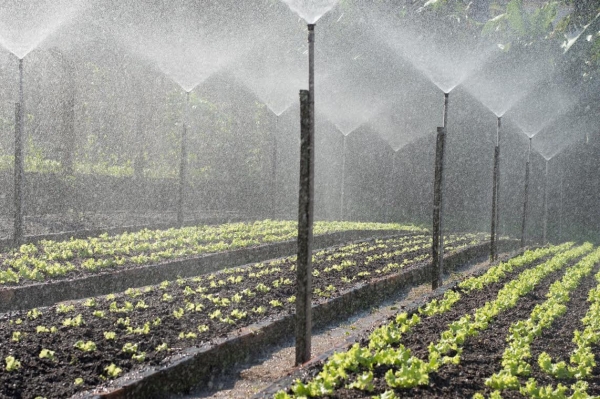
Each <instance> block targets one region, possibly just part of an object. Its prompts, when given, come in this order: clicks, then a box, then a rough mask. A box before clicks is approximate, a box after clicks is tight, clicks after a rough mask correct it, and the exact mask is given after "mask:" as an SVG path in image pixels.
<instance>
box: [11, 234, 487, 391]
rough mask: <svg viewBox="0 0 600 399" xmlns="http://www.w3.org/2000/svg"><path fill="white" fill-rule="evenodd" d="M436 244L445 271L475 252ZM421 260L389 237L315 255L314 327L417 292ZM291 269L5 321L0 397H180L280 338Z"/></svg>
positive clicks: (247, 270)
mask: <svg viewBox="0 0 600 399" xmlns="http://www.w3.org/2000/svg"><path fill="white" fill-rule="evenodd" d="M446 242H448V245H449V246H452V247H454V248H455V250H454V251H451V250H449V251H448V257H447V259H448V261H447V262H446V264H447V266H448V267H452V266H453V264H455V262H456V261H457V259H463V260H464V254H465V253H467V252H471V254H473V253H477V254H478V255H484V256H485V253H486V251H487V245H486V244H477V243H479V242H480V240H479V239H478V237H477V236H473V235H465V236H460V237H448V239H447V241H446ZM429 250H430V248H429V239H428V238H425V237H397V238H389V239H383V240H369V241H367V242H364V243H354V244H350V245H346V246H342V247H340V248H331V249H327V250H323V251H319V252H317V253H315V255H314V258H315V261H314V270H315V272H314V275H315V277H314V284H313V286H314V300H313V301H314V306H315V319H316V321H317V324H319V323H322V322H323V320H325V319H327V318H335V317H341V316H342V315H343V314H348V313H349V312H352V311H353V308H354V309H356V308H361V307H368V306H370V304H372V303H373V301H374V300H375V299H376V298H377V296H378V295H385V293H386V291H387V292H389V291H390V290H395V289H397V288H398V287H401V286H403V285H405V284H412V283H419V282H422V281H424V280H426V279H427V278H428V277H429V274H430V270H429V267H428V264H429V262H428V261H427V258H428V257H429ZM294 269H295V262H294V260H293V257H291V258H282V259H276V260H273V261H269V262H264V263H258V264H251V265H247V266H245V267H237V268H232V269H226V270H223V271H220V272H217V273H211V274H208V275H204V276H198V277H194V278H189V279H183V278H182V279H178V280H176V281H174V282H164V283H162V284H160V285H156V286H148V287H145V288H141V289H129V290H127V291H126V292H124V293H120V294H114V295H108V296H105V297H96V298H90V299H87V300H85V301H73V302H72V303H62V304H58V305H55V306H51V307H47V308H39V309H32V310H29V311H20V312H16V313H13V314H11V315H5V316H4V317H3V318H2V320H1V322H0V337H1V338H2V340H3V342H6V343H7V344H6V345H4V346H2V347H0V358H1V359H2V360H3V361H4V364H3V366H4V368H3V372H2V373H1V374H0V397H2V395H4V397H36V396H40V397H46V398H50V397H66V396H69V395H71V394H74V393H76V392H77V391H83V390H86V389H90V388H93V387H95V386H98V385H100V384H103V383H105V381H106V380H111V379H113V378H118V379H117V380H116V381H113V382H112V383H109V384H108V385H106V386H105V387H104V388H102V389H100V390H99V392H101V391H103V390H106V389H108V390H110V391H112V393H111V394H110V395H112V396H110V395H109V397H140V398H148V397H152V396H153V395H155V394H156V395H160V394H161V393H164V392H165V391H181V390H185V389H187V388H189V387H190V386H192V385H193V384H195V383H197V382H198V381H202V380H203V378H206V377H207V374H208V373H209V372H210V371H213V369H215V368H218V367H224V366H226V364H227V363H228V361H232V360H235V359H236V358H238V356H245V354H244V353H245V352H247V351H251V350H253V349H257V348H258V346H259V345H261V343H265V342H272V341H273V340H276V339H277V338H280V337H282V336H289V335H290V334H291V333H292V331H293V328H292V323H293V309H294V300H295V298H294V293H295V285H294V279H295V270H294ZM376 293H377V294H378V295H375V294H376ZM338 298H346V300H345V301H344V300H342V299H338ZM350 305H352V306H350ZM320 312H321V313H320ZM40 355H41V356H42V357H40ZM119 377H121V378H119ZM82 395H83V394H82ZM85 395H87V396H90V395H92V394H91V393H90V394H85ZM85 395H84V396H85ZM115 395H116V396H115Z"/></svg>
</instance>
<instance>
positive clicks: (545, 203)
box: [542, 160, 548, 245]
mask: <svg viewBox="0 0 600 399" xmlns="http://www.w3.org/2000/svg"><path fill="white" fill-rule="evenodd" d="M547 242H548V160H546V175H545V179H544V232H543V235H542V244H544V245H546V243H547Z"/></svg>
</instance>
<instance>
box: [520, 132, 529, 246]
mask: <svg viewBox="0 0 600 399" xmlns="http://www.w3.org/2000/svg"><path fill="white" fill-rule="evenodd" d="M530 160H531V138H529V151H528V152H527V162H526V163H525V190H524V195H523V220H522V222H521V248H524V247H525V244H526V237H525V233H526V230H527V201H528V191H529V162H530Z"/></svg>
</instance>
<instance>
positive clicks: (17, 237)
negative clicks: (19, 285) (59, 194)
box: [13, 103, 24, 247]
mask: <svg viewBox="0 0 600 399" xmlns="http://www.w3.org/2000/svg"><path fill="white" fill-rule="evenodd" d="M15 121H16V124H15V164H14V172H15V181H14V184H15V186H14V211H15V214H14V230H13V245H14V246H15V247H19V246H20V245H21V244H22V243H23V207H22V204H23V202H22V201H23V175H24V173H23V140H22V134H21V128H20V126H21V104H20V103H15Z"/></svg>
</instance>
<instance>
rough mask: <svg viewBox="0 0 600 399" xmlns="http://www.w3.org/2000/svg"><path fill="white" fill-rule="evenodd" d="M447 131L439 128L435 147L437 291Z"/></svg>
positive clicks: (434, 279)
mask: <svg viewBox="0 0 600 399" xmlns="http://www.w3.org/2000/svg"><path fill="white" fill-rule="evenodd" d="M445 141H446V129H445V128H443V127H438V128H437V139H436V146H435V176H434V181H433V237H432V253H431V288H432V289H434V290H435V289H436V288H438V287H439V286H441V285H442V272H443V263H442V262H441V260H442V256H443V252H442V250H441V249H442V234H441V233H442V204H443V201H442V198H443V195H442V194H443V192H442V191H443V190H442V182H443V174H444V145H445Z"/></svg>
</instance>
